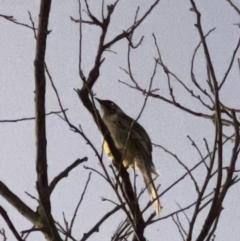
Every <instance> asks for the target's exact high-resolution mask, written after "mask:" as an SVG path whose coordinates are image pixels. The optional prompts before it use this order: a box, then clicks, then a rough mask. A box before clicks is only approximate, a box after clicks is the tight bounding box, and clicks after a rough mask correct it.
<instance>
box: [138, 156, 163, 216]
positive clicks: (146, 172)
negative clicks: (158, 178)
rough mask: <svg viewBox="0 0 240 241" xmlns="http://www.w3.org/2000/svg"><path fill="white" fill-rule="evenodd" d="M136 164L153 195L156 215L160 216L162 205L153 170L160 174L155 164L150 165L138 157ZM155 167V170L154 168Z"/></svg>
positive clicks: (151, 195) (152, 199)
mask: <svg viewBox="0 0 240 241" xmlns="http://www.w3.org/2000/svg"><path fill="white" fill-rule="evenodd" d="M135 166H136V167H137V168H138V170H139V171H140V172H141V174H142V176H143V180H144V182H145V184H146V187H147V190H148V193H149V195H150V197H151V201H152V205H153V207H154V210H155V212H156V215H157V216H159V214H160V212H161V210H162V206H161V203H160V200H159V197H158V193H157V189H156V187H155V185H154V182H153V179H152V176H151V172H153V173H154V174H156V175H158V174H159V172H158V171H157V170H156V169H155V167H154V166H152V165H151V166H148V165H146V162H144V161H142V159H140V158H138V159H136V160H135ZM153 169H154V170H153Z"/></svg>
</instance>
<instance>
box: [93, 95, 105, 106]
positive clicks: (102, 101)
mask: <svg viewBox="0 0 240 241" xmlns="http://www.w3.org/2000/svg"><path fill="white" fill-rule="evenodd" d="M95 99H96V100H97V101H98V103H99V104H100V106H101V107H102V106H105V105H104V103H105V102H104V100H101V99H98V98H96V97H95Z"/></svg>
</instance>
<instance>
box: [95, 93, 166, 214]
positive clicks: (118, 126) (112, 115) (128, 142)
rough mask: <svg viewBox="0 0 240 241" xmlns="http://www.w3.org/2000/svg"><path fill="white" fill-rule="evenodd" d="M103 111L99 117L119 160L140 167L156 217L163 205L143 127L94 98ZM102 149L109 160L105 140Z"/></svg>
mask: <svg viewBox="0 0 240 241" xmlns="http://www.w3.org/2000/svg"><path fill="white" fill-rule="evenodd" d="M95 99H96V100H97V101H98V102H99V104H100V107H101V110H102V113H103V115H102V120H103V122H104V124H105V125H106V127H107V129H108V131H109V133H110V135H111V138H112V140H113V142H114V144H115V146H116V148H117V149H118V151H119V152H120V153H121V154H122V155H123V157H122V160H123V161H122V162H123V166H124V167H125V168H128V167H130V166H132V167H134V168H136V169H138V170H139V172H140V173H141V175H142V176H143V180H144V182H145V185H146V187H147V190H148V193H149V195H150V197H151V201H153V200H154V201H153V203H152V205H153V207H154V210H155V213H156V215H157V216H159V214H160V212H161V210H162V206H161V203H160V200H159V197H158V194H157V189H156V187H155V185H154V182H153V178H152V174H155V175H156V176H158V175H159V171H158V170H157V169H156V168H155V166H154V164H153V161H152V143H151V139H150V137H149V135H148V134H147V132H146V131H145V129H144V128H143V127H142V126H141V125H140V124H139V123H138V122H137V121H134V119H132V118H131V117H130V116H128V115H127V114H125V113H124V112H123V110H122V109H121V108H120V107H119V106H118V105H117V104H115V103H114V102H112V101H110V100H101V99H99V98H95ZM103 148H104V151H105V152H106V153H107V155H108V156H109V158H110V159H112V160H113V156H112V154H111V151H110V149H109V146H108V144H107V142H106V141H104V144H103Z"/></svg>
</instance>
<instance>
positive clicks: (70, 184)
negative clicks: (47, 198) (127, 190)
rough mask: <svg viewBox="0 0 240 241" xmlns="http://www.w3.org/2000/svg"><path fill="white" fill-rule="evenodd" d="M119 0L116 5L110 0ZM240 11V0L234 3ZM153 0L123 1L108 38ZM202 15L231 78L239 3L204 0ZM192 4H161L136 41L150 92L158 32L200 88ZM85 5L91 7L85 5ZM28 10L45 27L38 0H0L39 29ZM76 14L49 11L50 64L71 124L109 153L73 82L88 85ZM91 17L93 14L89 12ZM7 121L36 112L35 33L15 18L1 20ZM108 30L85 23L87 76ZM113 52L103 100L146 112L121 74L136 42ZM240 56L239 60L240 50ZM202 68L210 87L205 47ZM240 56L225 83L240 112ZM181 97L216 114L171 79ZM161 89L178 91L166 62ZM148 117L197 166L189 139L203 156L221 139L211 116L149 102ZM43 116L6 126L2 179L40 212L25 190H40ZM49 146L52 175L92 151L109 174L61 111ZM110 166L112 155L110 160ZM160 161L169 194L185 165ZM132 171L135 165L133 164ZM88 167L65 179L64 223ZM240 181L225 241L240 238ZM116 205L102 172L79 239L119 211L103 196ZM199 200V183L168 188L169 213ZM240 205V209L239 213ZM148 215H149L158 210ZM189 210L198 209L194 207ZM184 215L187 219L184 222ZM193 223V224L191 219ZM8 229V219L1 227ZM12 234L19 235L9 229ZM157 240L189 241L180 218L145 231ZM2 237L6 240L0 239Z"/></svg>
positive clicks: (61, 8) (57, 197) (221, 239)
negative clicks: (38, 136)
mask: <svg viewBox="0 0 240 241" xmlns="http://www.w3.org/2000/svg"><path fill="white" fill-rule="evenodd" d="M105 2H106V3H110V2H111V1H105ZM234 2H235V3H236V4H238V6H239V7H240V2H239V0H235V1H234ZM152 3H153V1H144V0H132V1H128V0H121V1H120V2H119V5H118V7H117V9H116V11H115V12H114V15H113V17H112V20H111V21H112V22H111V25H110V29H109V34H108V35H107V40H110V39H112V38H113V37H114V36H115V35H116V34H118V33H121V32H122V31H123V30H125V29H127V28H128V26H130V25H131V24H132V22H133V20H134V14H135V12H136V9H137V6H140V11H139V15H140V16H142V14H143V13H144V12H145V11H146V10H147V9H148V8H149V6H150V5H151V4H152ZM196 4H197V6H198V8H199V10H200V12H201V13H202V24H203V29H204V32H205V33H207V32H208V31H209V30H210V29H212V28H216V30H215V31H214V32H213V33H212V34H211V35H210V36H209V37H208V39H207V43H208V44H209V48H210V52H211V57H212V60H213V63H214V67H215V70H216V75H217V78H219V79H222V78H223V76H224V73H225V72H226V70H227V66H228V63H229V61H230V59H231V56H232V52H233V50H234V48H235V46H236V44H237V42H238V39H239V36H240V28H238V26H236V25H234V24H235V23H239V22H240V16H239V15H238V14H237V13H236V12H235V11H234V10H233V8H231V7H230V5H229V4H228V3H227V1H226V0H211V1H206V0H205V1H203V0H196ZM89 5H90V7H91V9H92V11H93V13H94V14H95V15H96V16H98V17H100V16H101V1H94V0H91V1H89ZM190 7H191V6H190V1H186V0H177V1H174V0H162V1H160V3H159V4H158V6H157V7H156V8H155V9H154V10H153V12H152V13H151V15H150V16H149V17H148V18H147V19H146V20H145V21H144V22H143V24H142V25H141V27H140V28H139V29H138V30H137V31H136V32H135V35H134V37H133V41H134V42H136V43H137V42H138V41H139V40H140V38H141V36H142V35H144V41H143V42H142V44H141V46H140V47H139V48H138V49H136V50H134V51H133V52H132V56H131V60H132V68H133V73H134V76H135V78H136V80H137V81H138V82H139V84H140V85H141V86H142V87H143V88H145V89H147V88H148V85H149V81H150V78H151V75H152V72H153V68H154V64H155V62H154V58H156V57H158V55H157V50H156V47H155V46H154V40H153V37H152V33H154V34H155V35H156V39H157V42H158V44H159V47H160V49H161V54H162V58H163V60H164V62H165V64H166V65H167V66H168V67H169V69H171V71H173V72H174V73H175V74H176V75H177V76H178V77H179V78H181V79H182V80H183V81H184V83H185V84H186V85H187V86H188V87H189V88H193V87H194V85H193V83H192V82H191V78H190V67H191V58H192V54H193V51H194V49H195V47H196V46H197V44H198V43H199V35H198V32H197V29H196V27H195V26H194V24H195V23H196V16H195V14H194V13H193V12H192V11H190V10H189V9H190ZM83 8H85V6H84V5H83ZM28 11H30V13H31V15H32V18H33V20H34V21H35V24H36V25H37V20H38V12H39V1H36V0H34V1H33V0H24V1H23V0H0V14H5V15H12V16H14V18H15V19H17V20H18V21H19V22H22V23H27V24H29V25H31V23H30V20H29V15H28ZM70 16H72V17H74V18H76V19H78V18H79V15H78V1H77V0H74V1H73V0H71V1H70V0H68V1H63V0H60V1H53V3H52V8H51V15H50V23H49V29H50V30H52V32H51V34H50V35H49V36H48V40H47V55H46V63H47V65H48V67H49V70H50V72H51V75H52V77H53V80H54V82H55V84H56V87H57V89H58V92H59V95H60V97H61V100H62V103H63V106H64V108H68V111H67V114H68V117H69V118H70V120H71V122H72V123H73V124H75V125H76V126H78V125H81V127H82V128H83V130H84V132H85V134H86V135H87V136H88V137H89V139H90V140H91V141H92V142H93V144H94V145H95V146H96V147H97V149H98V150H99V151H101V135H100V133H99V132H98V129H97V127H96V125H95V124H94V122H93V120H92V117H91V116H90V114H89V113H88V112H87V111H86V110H85V108H84V107H83V105H82V104H81V102H80V100H79V99H78V96H77V94H76V92H75V91H74V88H81V85H82V82H81V79H80V78H79V75H78V56H79V49H78V45H79V26H78V24H76V23H74V22H72V21H71V20H70ZM83 17H84V19H87V16H86V13H83ZM0 33H1V35H0V83H1V88H0V120H3V119H17V118H23V117H33V116H34V115H35V111H34V89H35V87H34V66H33V61H34V57H35V39H34V35H33V32H32V31H31V30H30V29H28V28H25V27H23V26H20V25H16V24H13V23H11V22H9V21H6V20H5V19H3V18H0ZM99 33H100V32H99V29H98V28H97V27H96V26H91V25H90V26H89V25H84V26H83V42H82V43H83V47H82V66H83V70H84V73H85V74H88V71H89V70H90V69H91V68H92V67H93V64H94V57H95V54H96V50H97V44H98V37H99ZM111 50H112V51H114V52H115V53H113V52H106V53H105V54H104V57H105V58H106V60H105V61H104V63H103V66H102V68H101V73H100V76H99V79H98V81H97V83H96V85H95V86H94V88H93V91H94V93H95V94H96V95H97V96H98V97H99V98H102V99H110V100H113V101H114V102H116V103H117V104H118V105H119V106H120V107H121V108H122V109H123V110H124V111H125V112H126V113H127V114H128V115H130V116H132V117H133V118H136V117H137V116H138V114H139V112H140V110H141V108H142V105H143V102H144V98H143V95H142V94H141V93H140V92H138V91H136V90H134V89H131V88H129V87H127V86H126V85H124V84H121V83H119V80H121V81H124V82H126V83H129V84H131V81H130V80H129V77H128V76H127V75H126V73H124V71H122V69H121V68H119V67H122V68H127V41H126V40H123V41H121V42H120V43H117V44H116V45H114V46H113V47H112V48H111ZM236 57H240V54H239V52H238V53H237V55H236ZM194 70H195V73H196V77H197V79H198V81H199V82H200V83H202V85H203V86H206V79H207V75H206V65H205V59H204V56H203V51H202V50H200V51H199V52H198V54H197V58H196V64H195V68H194ZM239 83H240V82H239V70H238V68H237V61H235V62H234V65H233V70H232V72H231V73H230V75H229V78H228V80H227V83H226V85H225V86H224V88H223V89H222V91H221V92H220V97H221V99H222V101H223V103H225V104H226V105H228V106H230V107H235V108H240V106H239V103H240V102H239V101H240V95H239V93H240V84H239ZM172 85H173V87H174V94H175V97H176V99H177V100H178V101H179V102H180V103H181V104H182V105H185V106H187V107H189V108H191V109H193V110H196V111H203V112H204V113H207V114H210V112H209V111H208V110H206V108H203V107H202V105H201V104H200V103H199V102H198V101H197V100H194V99H193V98H192V97H191V96H190V95H189V94H188V93H187V92H186V91H185V90H184V89H183V88H182V87H180V86H179V85H178V84H177V83H176V82H173V83H172ZM153 87H154V88H158V89H159V93H160V94H161V95H163V96H168V97H169V91H168V89H167V79H166V76H165V75H164V73H163V71H162V70H160V68H159V69H158V71H157V74H156V77H155V79H154V82H153ZM46 109H47V112H50V111H57V110H59V109H60V108H59V106H58V102H57V98H56V96H55V94H54V91H53V89H52V87H51V85H50V82H49V81H48V82H47V95H46ZM139 121H140V123H141V124H142V125H143V126H144V128H145V129H146V130H147V132H148V133H149V135H150V137H151V139H152V142H154V143H158V144H161V145H163V146H164V147H166V148H168V149H170V150H171V151H172V152H173V153H175V154H177V155H178V157H179V158H181V160H182V161H183V162H184V163H185V164H186V165H187V166H188V167H192V166H193V165H194V164H195V163H197V162H198V161H199V160H200V157H199V155H198V153H197V152H196V150H195V149H194V148H193V147H192V145H191V142H190V141H189V140H188V138H187V135H190V136H191V137H192V138H193V139H194V140H195V142H196V143H197V144H198V145H199V147H200V149H201V151H202V152H203V153H204V155H206V154H207V152H206V149H205V145H204V141H203V138H206V139H207V140H208V142H209V144H210V146H211V145H212V143H213V140H214V125H213V124H212V123H211V121H209V120H206V119H200V118H197V117H194V116H191V115H189V114H186V113H184V112H182V111H180V110H179V109H176V108H175V107H173V106H170V105H169V104H167V103H164V102H162V101H159V100H155V99H151V98H149V100H148V102H147V106H146V108H145V110H144V112H143V114H142V116H141V118H140V120H139ZM34 125H35V124H34V121H24V122H18V123H11V124H6V123H5V124H2V123H0V147H1V151H0V180H1V181H3V182H4V183H5V184H6V185H7V186H8V187H9V188H10V189H11V190H12V191H14V192H15V193H16V194H17V195H18V196H19V197H20V198H21V199H22V200H24V201H25V202H26V203H27V204H28V205H29V206H30V207H32V208H33V209H34V208H35V207H36V205H37V204H36V201H35V200H33V199H31V198H30V197H29V196H27V195H26V194H25V192H28V193H30V194H32V195H34V196H36V194H37V192H36V189H35V182H36V173H35V126H34ZM47 141H48V142H47V144H48V167H49V168H48V170H49V179H50V180H51V179H52V178H54V176H56V175H57V174H58V173H59V172H61V171H62V170H63V169H64V168H65V167H67V166H68V165H69V164H70V163H71V162H73V161H75V160H76V159H77V158H83V157H85V156H86V157H88V162H87V163H85V164H84V165H87V166H89V167H92V168H95V169H97V170H99V171H101V168H100V166H99V164H98V161H97V158H96V157H95V155H94V153H93V151H92V149H91V148H90V147H89V146H88V145H86V143H85V141H84V140H83V139H82V138H81V137H80V136H78V135H77V134H75V133H73V132H72V131H70V130H69V127H68V126H67V124H66V123H65V122H63V121H62V120H61V119H60V118H59V117H58V116H56V115H50V116H48V117H47ZM224 150H225V151H224V157H225V160H226V162H227V161H228V159H227V158H228V156H229V153H230V152H231V145H230V144H229V145H228V146H227V147H226V148H225V149H224ZM104 161H105V163H106V165H108V164H109V160H108V158H107V157H105V158H104ZM153 162H154V164H155V166H156V167H157V169H158V170H159V171H160V173H161V176H160V177H159V178H158V179H157V181H156V183H158V184H159V183H161V188H160V191H163V190H164V189H165V188H167V187H168V186H169V185H170V184H171V183H173V182H174V181H175V180H176V179H177V178H179V177H180V176H181V175H182V174H183V173H185V171H184V170H183V169H182V168H181V167H180V166H179V165H178V164H177V163H176V161H175V160H174V159H173V158H172V157H170V156H169V155H167V154H166V153H164V152H163V151H162V150H160V149H157V148H154V149H153ZM203 171H204V169H202V168H199V169H197V170H196V171H195V172H194V175H195V176H196V179H197V180H198V181H199V182H201V181H202V180H203V178H204V177H203ZM130 172H131V173H132V171H131V170H130ZM88 174H89V171H88V170H85V169H84V168H83V165H80V166H79V167H77V168H76V169H75V170H74V171H72V172H71V174H70V175H69V177H68V178H67V179H64V180H62V181H61V182H60V183H59V185H58V187H57V188H56V190H55V191H54V193H53V195H52V203H53V205H52V208H53V214H54V217H55V219H56V220H58V221H59V222H60V223H62V224H63V219H62V212H64V213H65V215H66V217H67V218H68V219H70V218H71V216H72V214H73V210H74V208H75V206H76V204H77V202H78V200H79V198H80V195H81V193H82V190H83V188H84V185H85V182H86V180H87V178H88ZM138 179H139V180H138V187H139V189H140V188H142V187H143V185H144V184H143V182H142V179H141V177H139V178H138ZM239 190H240V189H239V186H234V187H233V188H232V189H231V191H230V192H229V196H228V197H227V198H226V200H225V202H224V208H225V209H224V211H223V213H222V219H221V221H220V222H219V226H218V229H217V231H216V235H217V237H216V240H217V241H226V240H231V241H237V240H239V237H240V229H239V225H240V209H239V199H240V191H239ZM102 197H105V198H109V199H112V200H115V201H117V199H116V197H115V195H114V192H113V191H112V190H111V188H110V187H109V185H108V184H107V183H106V182H105V181H104V180H103V179H101V177H100V176H98V175H96V174H93V175H92V178H91V181H90V184H89V188H88V191H87V193H86V196H85V198H84V202H83V204H82V205H81V207H80V212H79V214H78V220H77V225H75V229H74V233H73V234H74V235H75V236H76V237H78V238H80V237H81V236H82V234H83V233H84V232H86V231H88V230H89V229H90V228H91V227H92V226H93V224H94V223H95V222H96V221H97V220H98V219H100V218H101V217H102V216H103V215H104V214H105V213H106V212H107V211H109V210H111V209H112V208H113V206H112V204H111V203H109V202H102V201H101V198H102ZM195 198H196V192H195V190H194V186H193V184H192V182H191V180H190V179H189V178H187V179H186V180H184V181H183V182H181V183H180V184H179V185H177V186H176V187H175V188H174V189H172V190H171V191H170V192H169V193H168V194H166V195H164V197H163V198H162V200H161V202H162V205H163V207H164V209H163V213H162V215H166V214H168V213H170V212H171V211H174V210H177V209H178V206H177V204H176V203H179V204H180V205H182V206H185V205H187V204H189V203H191V202H192V201H193V200H194V199H195ZM148 200H149V197H148V195H147V193H146V194H145V195H144V196H143V198H142V200H141V202H140V204H141V206H142V207H143V206H144V205H145V204H146V203H147V202H148ZM0 204H1V205H3V207H4V208H5V209H6V210H7V212H8V214H9V215H10V217H11V219H12V221H13V223H14V224H15V225H16V227H17V229H18V230H19V231H22V230H25V229H29V228H31V224H30V223H28V222H27V221H25V219H24V218H23V217H22V216H21V215H19V214H18V213H17V211H15V210H14V209H13V208H12V207H11V205H10V204H8V203H7V202H5V200H4V199H3V198H2V197H0ZM236 210H238V211H236ZM151 211H152V210H149V212H147V213H146V216H145V217H147V215H148V214H149V213H150V212H151ZM187 213H188V214H189V215H191V214H192V212H191V211H189V212H187ZM204 214H205V212H203V214H202V215H201V217H200V219H199V221H198V224H199V225H198V227H199V229H197V228H196V231H199V230H200V229H201V223H202V221H203V220H204V218H205V216H204ZM123 218H124V214H123V213H121V212H119V213H117V214H116V215H115V216H113V217H111V218H110V219H109V220H107V221H106V223H105V224H104V225H102V226H101V229H100V232H99V233H96V234H94V235H93V236H92V238H91V239H90V240H110V238H111V236H112V234H113V232H114V231H115V229H116V227H117V225H118V223H119V222H120V220H121V219H123ZM183 220H184V218H183ZM183 222H184V221H183ZM2 227H4V228H6V225H5V223H4V221H3V220H2V219H1V218H0V228H2ZM7 236H8V237H9V240H11V239H12V234H11V233H10V231H9V230H7ZM146 237H147V239H148V240H164V241H173V240H181V237H180V235H179V232H178V230H177V227H176V226H175V225H174V223H173V221H172V220H171V219H167V220H163V221H161V222H158V223H156V224H154V225H152V226H151V227H149V228H148V229H146ZM43 239H44V238H43V237H42V235H41V234H37V233H36V234H31V235H30V237H29V239H28V240H43ZM0 240H1V239H0Z"/></svg>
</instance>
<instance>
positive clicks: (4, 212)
mask: <svg viewBox="0 0 240 241" xmlns="http://www.w3.org/2000/svg"><path fill="white" fill-rule="evenodd" d="M0 214H1V215H2V217H3V219H4V220H5V222H6V224H7V225H8V227H9V229H10V230H11V231H12V233H13V235H14V236H15V238H16V239H17V240H18V241H23V240H22V238H21V236H20V235H19V233H18V231H17V230H16V228H15V227H14V225H13V223H12V221H11V219H10V218H9V216H8V214H7V212H6V211H5V210H4V208H3V207H2V206H0Z"/></svg>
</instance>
